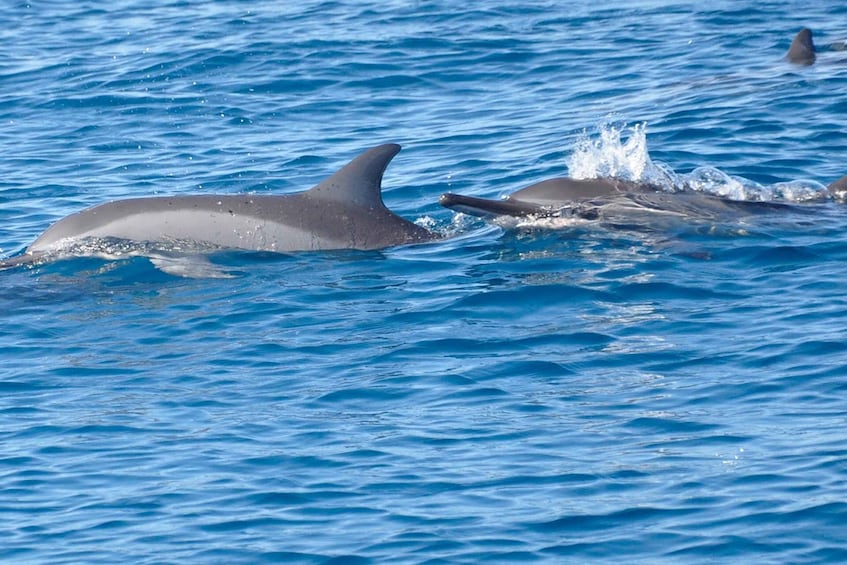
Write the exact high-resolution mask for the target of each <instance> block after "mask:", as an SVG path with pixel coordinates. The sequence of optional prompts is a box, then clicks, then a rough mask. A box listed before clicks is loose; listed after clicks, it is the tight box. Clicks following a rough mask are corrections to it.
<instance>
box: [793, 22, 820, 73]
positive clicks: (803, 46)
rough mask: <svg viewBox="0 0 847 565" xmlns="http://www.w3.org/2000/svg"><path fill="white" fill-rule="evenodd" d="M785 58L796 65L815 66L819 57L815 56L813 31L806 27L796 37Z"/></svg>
mask: <svg viewBox="0 0 847 565" xmlns="http://www.w3.org/2000/svg"><path fill="white" fill-rule="evenodd" d="M785 58H786V59H788V61H789V62H790V63H794V64H795V65H813V64H814V63H815V59H816V58H817V55H816V54H815V43H814V41H813V40H812V30H810V29H809V28H805V27H804V28H803V29H801V30H800V31H799V32H798V33H797V35H795V36H794V41H792V42H791V47H789V48H788V53H787V54H786V55H785Z"/></svg>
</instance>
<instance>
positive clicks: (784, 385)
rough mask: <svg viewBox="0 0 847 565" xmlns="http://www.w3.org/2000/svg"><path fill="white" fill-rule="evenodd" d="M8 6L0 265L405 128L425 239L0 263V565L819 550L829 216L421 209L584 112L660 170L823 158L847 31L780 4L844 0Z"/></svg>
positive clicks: (836, 285) (783, 559)
mask: <svg viewBox="0 0 847 565" xmlns="http://www.w3.org/2000/svg"><path fill="white" fill-rule="evenodd" d="M0 20H2V25H0V38H2V39H0V41H2V45H3V46H4V47H5V48H4V50H3V52H4V57H3V58H2V60H0V86H2V88H0V124H2V125H0V146H2V152H0V248H2V255H10V254H13V253H17V252H19V251H21V250H22V249H23V248H24V247H25V246H26V245H27V244H28V243H29V242H31V241H32V240H33V239H34V238H35V237H36V236H37V235H38V234H39V233H41V232H42V231H43V230H44V229H46V228H47V227H48V226H49V225H50V224H51V223H52V222H54V221H56V220H57V219H58V218H60V217H62V216H64V215H66V214H69V213H71V212H74V211H77V210H80V209H82V208H84V207H86V206H88V205H92V204H96V203H100V202H104V201H107V200H111V199H115V198H122V197H133V196H148V195H154V194H195V193H215V192H217V193H229V194H232V193H245V192H249V193H257V194H264V193H279V194H281V193H287V192H295V191H299V190H303V189H306V188H308V187H310V186H312V185H314V184H315V183H317V182H318V181H320V180H321V179H323V178H325V177H326V176H328V175H329V174H331V173H332V172H334V171H335V170H337V169H338V168H339V167H340V166H342V165H343V164H344V163H346V162H347V161H348V160H350V159H352V158H353V157H354V156H355V155H356V154H358V153H359V152H361V151H363V150H365V149H367V148H368V147H371V146H373V145H376V144H379V143H384V142H398V143H401V144H402V145H403V146H404V150H403V151H402V153H400V154H399V155H398V156H397V157H396V158H395V159H394V161H393V162H392V163H391V165H390V166H389V168H388V170H387V172H386V175H385V182H384V185H385V192H384V196H385V200H386V203H387V204H388V206H389V207H391V208H392V209H393V210H395V211H396V212H397V213H399V214H401V215H403V216H404V217H406V218H409V219H410V220H413V221H417V222H419V223H421V224H423V225H427V226H430V227H432V228H433V229H435V230H437V231H439V232H440V233H442V234H444V235H445V236H447V237H445V239H444V240H442V241H438V242H435V243H431V244H426V245H417V246H407V247H399V248H393V249H387V250H384V251H376V252H362V251H339V252H327V253H300V254H289V255H282V254H280V255H274V254H256V253H244V252H224V253H220V254H217V255H216V256H215V257H214V258H213V259H214V261H215V262H216V263H218V264H219V265H222V266H223V267H225V268H226V270H227V272H228V273H229V274H232V275H235V276H233V277H231V278H181V277H175V276H172V275H169V274H166V273H163V272H161V271H160V270H157V269H156V268H155V267H154V266H153V265H152V264H151V262H150V261H149V260H147V259H146V258H144V257H135V258H131V259H126V260H123V261H105V260H101V259H93V258H92V259H73V260H66V261H59V262H56V263H52V264H46V265H41V266H38V267H35V268H19V269H12V270H7V271H3V272H0V313H2V314H0V316H1V317H0V319H2V324H0V517H2V521H0V537H2V539H3V542H2V544H0V545H2V549H0V555H2V558H3V559H4V560H6V561H8V562H15V563H163V562H178V563H224V562H225V563H263V562H264V563H277V562H301V563H325V562H336V563H369V562H386V563H404V562H407V563H425V562H428V563H476V562H482V561H492V562H499V563H507V562H550V563H563V562H572V563H584V562H616V563H619V562H627V563H657V562H661V563H668V562H694V563H702V562H747V563H753V562H755V563H789V562H791V563H842V562H844V561H845V560H847V537H845V532H847V530H845V524H847V443H846V442H845V440H847V433H845V425H847V380H845V377H847V345H845V343H847V339H845V338H847V332H845V330H844V328H845V325H847V299H845V292H844V289H845V286H844V281H845V280H847V235H845V233H847V209H845V208H844V207H843V205H839V204H836V203H833V202H823V203H816V204H809V205H799V206H796V207H794V208H796V209H794V208H792V209H789V210H787V211H785V213H779V214H773V215H768V216H767V217H762V218H756V217H753V218H743V219H733V218H729V219H720V220H719V221H702V220H701V221H685V220H683V221H676V222H670V223H664V222H663V223H662V224H661V225H657V226H654V227H653V229H645V226H640V227H638V228H637V229H635V228H631V227H626V226H617V227H610V226H602V225H595V224H592V223H587V224H585V225H577V226H570V227H564V228H560V229H550V228H549V226H548V227H543V226H542V227H539V226H529V227H526V226H525V227H507V228H503V227H500V226H496V225H495V226H491V225H487V224H485V223H483V222H481V221H476V220H472V219H470V218H467V217H462V216H457V215H455V214H454V213H453V212H451V211H449V210H446V209H443V208H441V207H440V206H439V205H438V196H439V195H440V194H441V193H443V192H448V191H452V192H459V193H463V194H470V195H476V196H483V197H487V198H496V197H499V196H501V195H504V194H507V193H508V192H510V191H513V190H516V189H518V188H521V187H523V186H526V185H528V184H530V183H533V182H536V181H539V180H542V179H544V178H548V177H551V176H558V175H564V174H567V173H568V159H569V156H570V155H572V154H573V148H574V147H575V146H576V145H577V144H578V142H579V140H580V139H586V138H587V139H598V138H599V137H601V136H602V135H603V133H604V132H609V131H620V132H623V138H624V139H626V138H627V135H629V134H630V133H631V134H632V135H635V134H637V132H638V127H640V126H637V127H636V125H637V124H646V129H645V130H644V131H646V140H647V145H648V147H649V156H650V158H651V159H652V160H653V161H655V162H657V163H663V164H664V166H666V167H668V168H669V169H671V170H673V171H675V172H677V173H679V174H687V173H689V172H691V171H693V170H695V169H697V168H699V167H714V168H716V169H718V170H719V171H721V172H723V173H725V174H726V175H730V176H732V177H734V178H743V179H746V180H748V181H749V182H751V183H758V184H760V185H761V186H765V187H768V186H772V185H773V184H774V183H778V182H782V181H802V182H818V183H823V184H827V183H829V182H831V181H832V180H834V179H836V178H838V177H841V176H842V175H844V174H845V173H847V160H845V155H847V137H846V136H845V131H847V94H845V92H847V54H844V55H842V54H840V53H838V52H822V53H821V54H820V56H819V58H818V62H817V63H816V64H815V65H814V66H811V67H797V66H793V65H790V64H789V63H787V62H786V61H785V60H784V59H783V56H784V54H785V52H786V50H787V49H788V45H789V44H790V41H791V38H792V37H793V35H794V34H795V33H796V32H797V31H798V30H799V29H800V28H801V27H803V26H809V27H811V28H812V29H813V30H814V31H815V39H816V41H817V42H818V44H819V45H820V46H822V47H824V46H826V45H828V44H829V43H831V42H834V41H836V40H839V39H842V40H843V39H845V37H847V25H845V23H847V7H845V5H844V4H843V3H841V2H834V1H823V2H816V3H809V2H799V1H794V0H790V1H788V2H773V1H768V2H758V1H756V2H754V1H752V0H742V1H731V2H730V1H723V0H715V1H712V2H706V3H704V2H700V1H696V2H695V1H693V0H692V1H682V0H652V1H650V0H645V1H620V2H612V3H602V2H588V1H585V0H579V1H576V2H554V1H544V0H538V1H533V2H517V1H513V0H512V1H505V2H493V1H490V0H482V1H480V2H475V3H472V4H468V5H462V6H459V5H457V4H456V3H455V2H448V1H447V0H432V1H427V2H422V1H416V0H387V1H380V2H376V1H370V0H357V1H351V0H337V1H320V0H300V1H298V2H276V1H273V2H271V1H259V2H246V1H236V0H227V1H222V2H202V3H194V2H182V1H175V0H154V1H145V2H141V1H137V0H120V1H117V2H96V1H89V2H58V1H50V0H48V1H44V2H39V1H35V0H33V1H32V2H28V3H27V2H23V1H15V2H9V3H7V4H6V6H5V7H4V9H3V10H2V11H0ZM610 124H611V125H610ZM634 127H635V129H633V128H634ZM615 128H617V129H615ZM601 153H602V151H601ZM602 157H603V155H601V158H602ZM606 157H608V155H606Z"/></svg>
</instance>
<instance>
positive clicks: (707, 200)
mask: <svg viewBox="0 0 847 565" xmlns="http://www.w3.org/2000/svg"><path fill="white" fill-rule="evenodd" d="M828 192H829V194H830V196H831V197H832V198H833V199H835V200H838V201H844V200H845V199H846V198H847V176H845V177H842V178H840V179H838V180H837V181H835V182H833V183H832V184H830V185H829V187H828ZM439 202H440V203H441V205H442V206H444V207H445V208H449V209H451V210H454V211H456V212H462V213H464V214H468V215H471V216H476V217H479V218H483V219H486V220H494V219H497V218H501V217H514V218H524V217H532V218H553V217H560V216H562V215H569V216H570V217H577V218H583V219H589V220H594V219H597V218H605V217H613V216H618V217H620V216H626V215H636V214H643V213H645V212H647V213H651V212H652V213H667V214H673V215H678V216H684V217H691V218H716V217H721V215H722V214H732V213H737V212H740V213H744V212H753V211H764V210H778V209H782V208H786V207H787V206H788V205H787V204H782V203H778V202H751V201H735V200H728V199H725V198H721V197H720V196H717V195H713V194H706V193H702V192H695V191H683V192H665V191H662V190H661V189H659V188H658V187H656V186H654V185H651V184H648V183H637V182H632V181H627V180H622V179H614V178H597V179H584V180H579V179H572V178H566V177H563V178H554V179H548V180H545V181H541V182H539V183H536V184H533V185H530V186H528V187H526V188H522V189H521V190H518V191H516V192H514V193H512V194H510V195H509V196H508V197H506V198H505V199H502V200H491V199H487V198H478V197H474V196H464V195H461V194H452V193H446V194H442V195H441V198H439Z"/></svg>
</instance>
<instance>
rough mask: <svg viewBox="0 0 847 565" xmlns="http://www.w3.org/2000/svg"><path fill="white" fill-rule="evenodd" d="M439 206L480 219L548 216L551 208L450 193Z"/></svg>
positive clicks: (442, 198) (508, 200)
mask: <svg viewBox="0 0 847 565" xmlns="http://www.w3.org/2000/svg"><path fill="white" fill-rule="evenodd" d="M438 202H439V204H441V205H442V206H444V207H445V208H449V209H451V210H453V211H454V212H461V213H462V214H468V215H469V216H476V217H478V218H489V219H491V218H497V217H500V216H517V217H523V216H534V215H539V216H543V215H548V214H550V213H551V210H550V208H548V207H546V206H540V205H538V204H533V203H530V202H521V201H519V200H510V199H508V198H507V199H506V200H489V199H487V198H476V197H474V196H463V195H461V194H453V193H452V192H448V193H446V194H442V195H441V197H440V198H439V199H438Z"/></svg>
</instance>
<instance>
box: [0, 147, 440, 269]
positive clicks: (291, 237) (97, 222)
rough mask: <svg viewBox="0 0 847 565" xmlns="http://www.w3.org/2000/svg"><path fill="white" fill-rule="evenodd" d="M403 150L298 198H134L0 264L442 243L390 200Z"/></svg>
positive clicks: (374, 158)
mask: <svg viewBox="0 0 847 565" xmlns="http://www.w3.org/2000/svg"><path fill="white" fill-rule="evenodd" d="M399 151H400V146H399V145H395V144H385V145H380V146H378V147H374V148H372V149H370V150H368V151H365V152H364V153H362V154H361V155H359V156H358V157H356V158H355V159H353V160H352V161H350V163H348V164H347V165H346V166H344V167H343V168H342V169H340V170H339V171H338V172H336V173H335V174H334V175H332V176H330V177H329V178H327V179H326V180H324V181H322V182H321V183H319V184H317V185H316V186H314V187H313V188H311V189H310V190H307V191H305V192H300V193H296V194H288V195H249V194H242V195H189V196H170V197H150V198H132V199H127V200H116V201H113V202H107V203H105V204H100V205H97V206H93V207H91V208H87V209H85V210H82V211H80V212H77V213H75V214H71V215H69V216H67V217H65V218H63V219H61V220H59V221H58V222H56V223H55V224H53V225H52V226H51V227H50V228H48V229H47V231H45V232H44V233H43V234H41V235H40V236H39V237H38V238H37V239H36V240H35V241H34V242H33V243H32V244H31V245H30V246H29V247H27V249H26V250H25V251H24V252H23V253H22V254H21V255H18V256H16V257H10V258H7V259H5V260H0V268H2V267H13V266H16V265H24V264H32V263H38V262H41V261H46V260H49V259H54V258H62V257H68V256H97V255H99V254H101V253H98V244H97V243H98V242H100V241H107V240H120V241H129V242H134V243H141V244H154V245H155V244H158V245H161V246H167V245H169V244H173V243H174V242H190V243H192V244H195V245H196V246H197V247H199V248H201V249H243V250H253V251H275V252H289V251H316V250H333V249H361V250H372V249H381V248H386V247H392V246H396V245H402V244H411V243H419V242H424V241H430V240H433V239H437V238H438V237H439V236H438V235H437V234H434V233H432V232H430V231H429V230H427V229H425V228H422V227H420V226H418V225H416V224H414V223H412V222H409V221H407V220H405V219H403V218H401V217H400V216H398V215H396V214H394V213H393V212H391V211H390V210H389V209H388V208H386V207H385V204H384V203H383V201H382V194H381V192H382V176H383V173H384V172H385V168H386V167H387V166H388V163H389V162H390V161H391V159H392V158H393V157H394V156H395V155H396V154H397V153H398V152H399ZM87 242H90V243H91V245H83V244H85V243H87ZM99 251H102V250H99ZM140 254H143V253H140Z"/></svg>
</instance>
